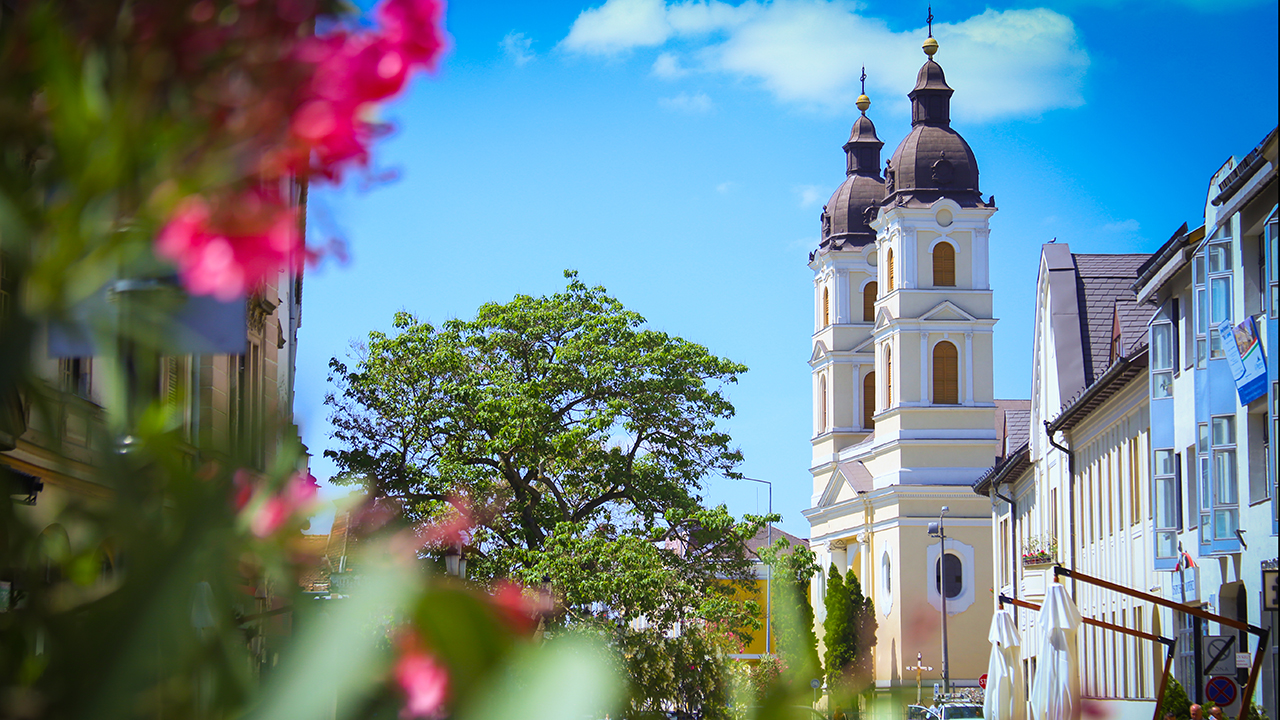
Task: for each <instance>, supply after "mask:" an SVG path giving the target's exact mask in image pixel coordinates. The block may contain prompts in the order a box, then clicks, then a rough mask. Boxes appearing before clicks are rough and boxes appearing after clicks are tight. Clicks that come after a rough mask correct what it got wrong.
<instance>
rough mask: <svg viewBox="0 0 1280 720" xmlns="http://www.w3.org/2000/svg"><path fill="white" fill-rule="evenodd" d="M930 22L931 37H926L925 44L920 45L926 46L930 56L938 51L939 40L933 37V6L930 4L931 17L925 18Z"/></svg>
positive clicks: (926, 52)
mask: <svg viewBox="0 0 1280 720" xmlns="http://www.w3.org/2000/svg"><path fill="white" fill-rule="evenodd" d="M925 22H927V23H929V37H928V38H926V39H925V41H924V44H923V45H921V46H920V47H922V48H924V54H925V55H928V56H929V57H930V58H932V57H933V54H934V53H936V52H938V41H937V40H934V39H933V6H932V5H930V6H929V17H928V18H927V19H926V20H925Z"/></svg>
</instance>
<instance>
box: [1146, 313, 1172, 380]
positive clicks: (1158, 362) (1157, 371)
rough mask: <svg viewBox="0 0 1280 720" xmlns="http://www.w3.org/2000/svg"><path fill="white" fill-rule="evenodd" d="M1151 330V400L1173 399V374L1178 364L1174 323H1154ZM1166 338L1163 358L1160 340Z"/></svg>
mask: <svg viewBox="0 0 1280 720" xmlns="http://www.w3.org/2000/svg"><path fill="white" fill-rule="evenodd" d="M1150 330H1151V344H1150V347H1151V354H1150V358H1151V361H1150V364H1151V371H1150V373H1149V375H1150V378H1151V390H1150V392H1151V399H1152V400H1163V399H1165V398H1171V397H1173V374H1174V370H1175V369H1176V367H1177V364H1178V363H1177V362H1176V361H1175V360H1174V359H1173V355H1174V352H1173V342H1174V340H1173V336H1174V332H1173V323H1172V322H1169V321H1167V320H1159V321H1156V322H1152V323H1151V326H1150ZM1160 337H1163V338H1164V351H1163V353H1164V354H1163V356H1161V351H1160V348H1161V344H1160V340H1159V338H1160Z"/></svg>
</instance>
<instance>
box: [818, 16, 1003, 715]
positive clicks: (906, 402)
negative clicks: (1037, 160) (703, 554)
mask: <svg viewBox="0 0 1280 720" xmlns="http://www.w3.org/2000/svg"><path fill="white" fill-rule="evenodd" d="M930 20H932V16H930ZM923 47H924V51H925V54H926V55H927V58H926V60H925V63H924V65H923V66H922V67H921V68H920V72H919V74H918V76H917V78H916V84H915V87H914V88H913V89H912V90H911V92H910V93H909V95H908V97H909V98H910V99H911V132H910V133H909V134H908V135H907V136H906V138H905V139H903V140H902V142H901V143H900V144H899V145H898V147H897V149H896V150H895V151H894V152H893V156H892V158H890V160H889V161H888V162H887V163H886V164H885V166H884V176H883V177H881V176H880V173H879V172H878V168H879V164H880V150H881V148H882V146H883V143H881V141H880V139H879V138H878V137H877V136H876V131H875V127H874V126H873V125H872V123H871V120H870V119H868V118H867V117H866V110H867V107H868V106H869V105H870V101H869V100H868V99H867V97H866V95H865V94H863V95H862V96H860V97H859V98H858V102H857V105H858V108H859V110H860V111H862V115H861V117H859V118H858V119H857V121H856V122H855V123H854V125H853V131H852V132H851V133H850V136H849V141H848V142H847V143H845V145H844V151H845V155H846V178H845V181H844V183H843V184H841V185H840V188H839V189H837V190H836V192H835V194H834V195H833V196H832V197H831V200H830V201H829V202H828V203H827V206H826V207H824V208H823V212H822V240H821V242H820V244H819V246H818V249H817V250H816V251H815V252H814V253H812V254H811V255H810V257H809V267H810V268H811V269H812V270H813V272H814V335H813V350H812V355H811V356H810V361H809V362H810V367H811V372H812V377H813V411H814V412H813V436H812V437H813V440H812V445H813V461H812V464H811V466H810V468H809V469H810V472H811V473H812V476H813V495H812V500H811V507H810V508H809V509H808V510H806V511H805V512H804V514H805V517H806V518H807V519H808V520H809V524H810V546H811V548H812V549H813V550H814V552H815V553H816V554H817V556H818V561H819V564H820V566H821V568H822V571H823V572H822V574H821V575H819V576H818V577H816V578H815V581H814V585H813V588H812V600H813V603H814V609H815V611H816V615H817V618H816V620H817V622H818V632H819V635H821V625H822V618H823V616H824V614H825V613H824V610H823V601H824V598H825V587H826V585H825V582H826V579H827V578H826V577H825V576H826V574H827V572H828V570H829V568H830V567H831V566H835V568H836V570H837V571H838V572H840V573H842V574H847V575H855V576H857V577H858V579H859V581H860V584H861V587H862V591H863V593H864V594H865V595H867V596H868V597H870V598H871V600H872V602H873V604H874V607H875V610H876V621H877V630H876V637H877V644H876V646H875V648H874V649H873V667H874V675H875V684H876V688H877V690H878V691H880V692H882V693H886V692H887V693H899V692H901V693H909V695H910V696H911V697H912V698H914V694H915V692H914V691H915V687H914V685H915V682H914V680H915V678H910V679H909V680H908V679H907V678H906V675H905V674H904V672H903V667H905V666H906V665H907V660H908V659H910V660H914V659H916V658H917V657H920V658H921V659H922V661H923V663H924V664H927V665H930V666H932V667H934V668H936V669H937V670H936V671H935V672H933V673H932V674H931V675H930V676H929V677H928V678H927V680H928V681H929V682H930V683H931V682H932V681H933V680H938V679H940V675H941V669H942V667H943V666H944V664H945V665H946V667H947V671H948V674H949V677H950V678H951V681H952V685H953V686H967V685H974V686H976V685H977V681H978V677H979V676H980V675H981V674H982V673H983V672H984V671H985V667H986V661H987V654H986V653H987V650H989V648H990V645H989V644H988V643H987V642H986V631H987V629H988V628H989V627H990V621H991V613H992V610H993V608H992V603H991V600H990V597H989V594H988V593H987V592H986V589H987V588H988V587H989V586H990V584H991V573H992V566H991V550H990V548H991V529H990V528H991V513H990V507H989V502H990V501H989V500H988V499H987V498H983V497H981V496H978V495H977V494H976V493H974V492H973V490H972V484H973V482H974V481H975V480H977V479H978V478H979V477H980V476H981V475H982V474H983V473H984V472H985V471H986V470H987V468H989V467H991V465H992V463H993V462H994V460H995V457H996V454H997V433H996V428H995V417H996V406H995V401H994V397H993V377H992V376H993V372H992V364H993V357H992V330H993V327H994V325H995V322H996V321H995V319H994V318H993V317H992V295H991V286H990V283H989V278H988V239H989V224H988V223H989V221H990V218H991V216H992V215H993V214H994V213H995V211H996V208H995V203H994V200H991V199H988V200H984V199H983V197H982V195H981V194H980V192H979V186H978V162H977V159H976V158H975V157H974V154H973V151H972V150H971V149H970V148H969V144H968V143H966V142H965V140H964V138H962V137H961V136H960V134H959V133H957V132H956V131H955V130H953V129H952V128H951V95H952V93H953V90H952V89H951V87H950V86H949V85H948V84H947V80H946V76H945V75H944V74H943V71H942V67H941V66H940V65H939V64H938V63H937V62H935V61H934V59H933V56H934V54H935V53H936V52H937V50H938V43H937V41H936V40H934V39H933V37H932V32H930V37H929V38H928V39H927V40H926V41H925V43H924V46H923ZM863 77H864V78H865V73H864V75H863ZM864 93H865V88H864ZM943 514H945V516H946V523H945V531H946V541H945V546H944V545H943V543H942V542H941V541H940V540H939V539H938V538H936V537H932V536H930V535H929V533H928V531H927V527H928V524H929V522H930V521H936V520H938V519H939V517H940V516H941V515H943ZM944 595H945V597H946V613H947V615H948V616H951V621H950V631H949V641H950V643H949V647H950V652H949V656H948V657H947V658H946V659H945V660H944V657H943V655H942V652H941V648H942V647H943V642H942V635H941V631H940V629H939V628H938V626H937V625H934V623H933V622H932V621H930V619H933V620H937V619H938V618H939V617H940V613H941V611H942V607H943V603H942V598H943V597H944ZM908 686H910V687H908ZM905 698H906V695H904V696H903V697H902V698H898V699H905Z"/></svg>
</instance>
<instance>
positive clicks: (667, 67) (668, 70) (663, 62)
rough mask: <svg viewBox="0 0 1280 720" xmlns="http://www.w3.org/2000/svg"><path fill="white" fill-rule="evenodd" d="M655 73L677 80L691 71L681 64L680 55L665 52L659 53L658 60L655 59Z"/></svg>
mask: <svg viewBox="0 0 1280 720" xmlns="http://www.w3.org/2000/svg"><path fill="white" fill-rule="evenodd" d="M653 74H654V75H656V76H658V77H660V78H665V79H667V80H675V79H676V78H681V77H684V76H685V75H688V74H689V71H688V70H687V69H686V68H685V67H684V66H683V65H681V64H680V56H679V55H676V54H675V53H669V52H664V53H661V54H659V55H658V59H657V60H654V61H653Z"/></svg>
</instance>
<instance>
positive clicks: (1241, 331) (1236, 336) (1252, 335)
mask: <svg viewBox="0 0 1280 720" xmlns="http://www.w3.org/2000/svg"><path fill="white" fill-rule="evenodd" d="M1218 333H1219V334H1220V335H1221V336H1222V350H1223V352H1224V353H1225V354H1226V356H1227V365H1229V366H1230V367H1231V375H1232V377H1234V378H1235V380H1236V392H1237V393H1239V395H1240V404H1241V405H1248V404H1249V403H1251V402H1253V401H1254V400H1257V399H1258V398H1260V397H1262V396H1263V395H1266V394H1267V360H1266V358H1264V357H1263V356H1262V342H1261V341H1260V340H1259V338H1258V325H1257V323H1255V322H1254V321H1253V318H1252V317H1247V318H1245V319H1244V322H1242V323H1240V324H1239V325H1236V326H1234V327H1233V326H1232V325H1231V321H1229V320H1223V321H1222V323H1221V324H1219V325H1218Z"/></svg>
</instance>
